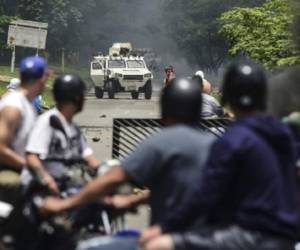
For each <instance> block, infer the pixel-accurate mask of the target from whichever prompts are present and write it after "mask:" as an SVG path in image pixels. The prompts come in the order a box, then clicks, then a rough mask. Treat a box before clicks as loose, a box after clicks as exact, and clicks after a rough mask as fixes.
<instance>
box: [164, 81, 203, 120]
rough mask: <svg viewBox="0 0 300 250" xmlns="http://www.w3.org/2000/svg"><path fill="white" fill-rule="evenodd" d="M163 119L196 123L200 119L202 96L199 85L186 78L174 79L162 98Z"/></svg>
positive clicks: (165, 89)
mask: <svg viewBox="0 0 300 250" xmlns="http://www.w3.org/2000/svg"><path fill="white" fill-rule="evenodd" d="M160 105H161V113H162V118H163V119H166V118H172V119H175V120H177V121H179V122H183V123H196V122H197V121H198V119H199V118H200V113H201V105H202V95H201V88H200V86H199V84H197V83H196V82H195V81H191V80H188V79H185V78H179V79H174V80H173V81H172V83H171V84H169V85H167V86H166V87H165V88H164V89H163V91H162V94H161V98H160Z"/></svg>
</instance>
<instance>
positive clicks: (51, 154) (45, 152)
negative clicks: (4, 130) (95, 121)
mask: <svg viewBox="0 0 300 250" xmlns="http://www.w3.org/2000/svg"><path fill="white" fill-rule="evenodd" d="M51 116H56V117H57V118H59V121H60V122H61V125H62V127H63V129H64V131H65V133H66V135H65V134H64V133H63V132H62V131H60V130H58V129H55V128H53V127H52V126H51V125H50V117H51ZM26 152H28V153H33V154H38V155H39V157H40V159H41V160H43V161H44V165H45V166H46V168H47V169H48V171H49V173H50V174H52V175H53V176H55V177H58V178H59V176H60V175H62V174H63V172H64V171H66V166H64V164H63V162H64V161H66V160H74V159H80V158H85V157H87V156H89V155H92V154H93V151H92V149H91V148H90V147H89V146H88V144H87V143H86V141H85V138H84V137H83V135H82V133H81V131H80V129H79V127H78V126H76V125H75V124H74V123H69V122H68V121H67V120H66V119H65V118H64V116H63V115H62V114H61V113H60V112H59V111H58V110H57V109H56V108H54V109H51V110H49V111H47V112H46V113H44V114H42V115H41V116H39V117H38V119H37V121H36V123H35V126H34V129H33V130H32V132H31V134H30V137H29V140H28V143H27V146H26Z"/></svg>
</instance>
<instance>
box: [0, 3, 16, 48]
mask: <svg viewBox="0 0 300 250" xmlns="http://www.w3.org/2000/svg"><path fill="white" fill-rule="evenodd" d="M3 6H4V1H3V0H0V49H1V48H4V47H6V28H7V24H8V23H9V22H10V21H11V20H12V19H13V17H10V16H7V15H5V14H4V10H3Z"/></svg>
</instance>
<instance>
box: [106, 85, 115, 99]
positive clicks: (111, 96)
mask: <svg viewBox="0 0 300 250" xmlns="http://www.w3.org/2000/svg"><path fill="white" fill-rule="evenodd" d="M107 93H108V98H109V99H114V98H115V84H114V82H113V81H109V82H108V83H107Z"/></svg>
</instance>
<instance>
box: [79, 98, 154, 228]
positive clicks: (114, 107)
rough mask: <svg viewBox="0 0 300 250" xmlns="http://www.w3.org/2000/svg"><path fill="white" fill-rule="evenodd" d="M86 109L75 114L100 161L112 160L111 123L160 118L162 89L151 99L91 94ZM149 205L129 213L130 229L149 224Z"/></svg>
mask: <svg viewBox="0 0 300 250" xmlns="http://www.w3.org/2000/svg"><path fill="white" fill-rule="evenodd" d="M86 98H87V100H86V104H85V107H84V110H83V112H82V113H81V114H80V115H78V116H77V117H76V122H77V123H78V124H79V125H80V126H81V128H82V130H83V132H84V134H85V136H86V138H87V141H88V143H89V145H91V146H92V148H93V150H94V152H95V154H96V156H97V157H98V158H99V159H101V160H106V159H111V155H112V132H113V131H112V125H113V119H114V118H158V117H159V105H158V99H159V92H154V93H153V97H152V99H151V100H145V99H144V96H143V95H141V96H140V99H139V100H132V99H131V96H130V94H128V93H120V94H117V95H116V99H114V100H111V99H107V96H104V99H96V98H95V97H94V95H93V94H88V96H87V97H86ZM148 217H149V208H148V207H147V206H143V207H141V208H140V209H139V210H138V214H137V215H128V216H126V221H127V224H128V226H129V227H130V228H139V229H142V228H145V227H146V225H148Z"/></svg>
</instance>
